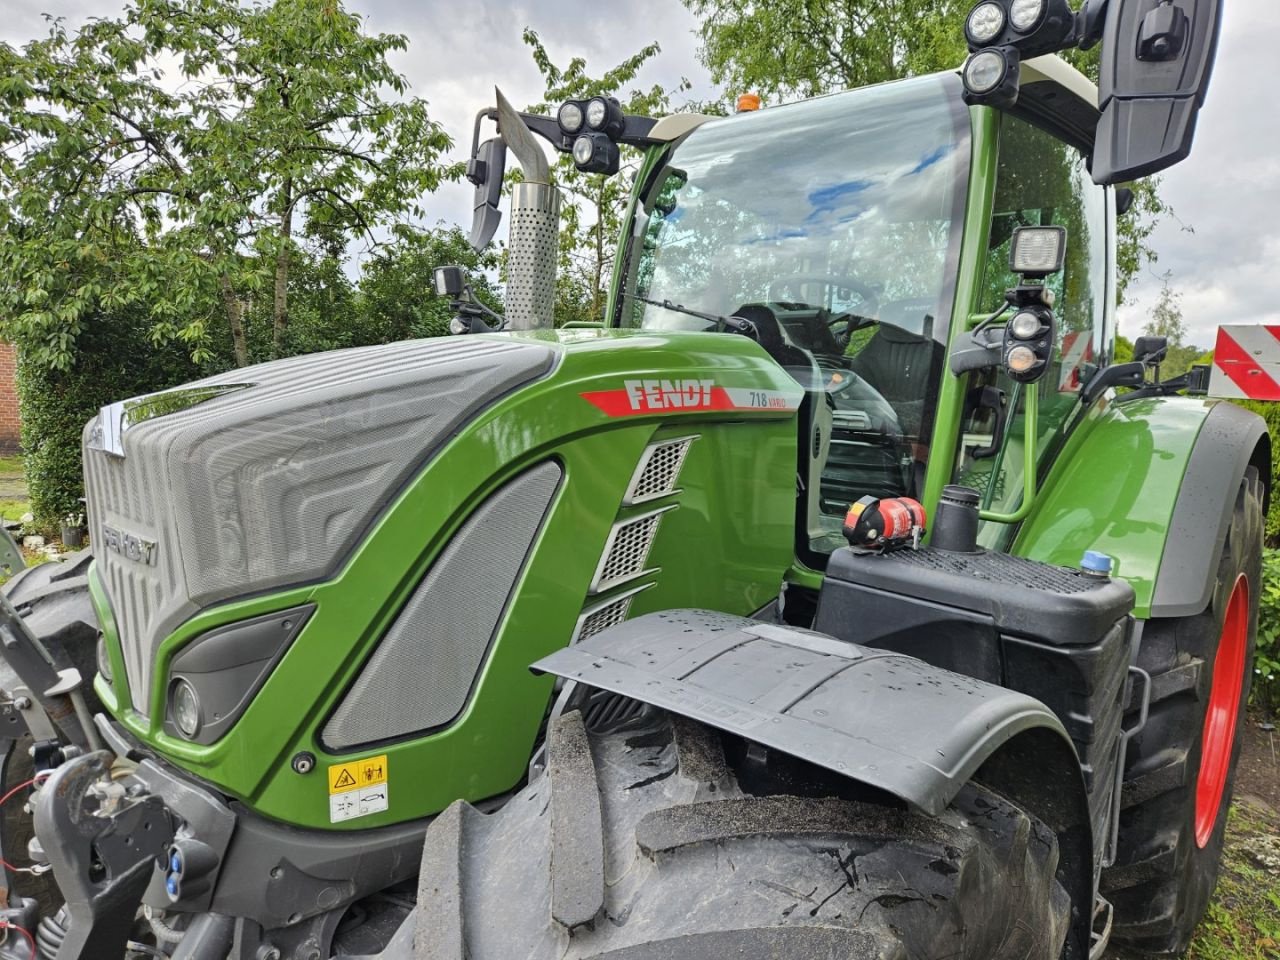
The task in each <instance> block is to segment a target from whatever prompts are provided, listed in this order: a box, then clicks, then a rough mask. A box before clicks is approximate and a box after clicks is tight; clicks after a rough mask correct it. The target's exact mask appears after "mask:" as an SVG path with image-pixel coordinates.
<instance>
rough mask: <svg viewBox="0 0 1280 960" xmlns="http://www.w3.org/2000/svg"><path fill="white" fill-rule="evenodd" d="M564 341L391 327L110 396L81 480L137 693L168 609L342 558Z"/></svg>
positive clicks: (165, 627)
mask: <svg viewBox="0 0 1280 960" xmlns="http://www.w3.org/2000/svg"><path fill="white" fill-rule="evenodd" d="M558 356H559V351H558V350H557V349H556V348H555V347H554V346H553V345H551V344H547V343H539V342H521V341H513V340H508V339H502V338H480V337H468V338H450V339H438V340H422V341H415V342H408V343H395V344H388V345H385V346H376V347H364V348H356V349H352V350H341V351H336V352H333V353H324V354H313V355H310V356H303V357H294V358H291V359H287V360H280V361H276V362H273V363H265V364H261V365H258V366H253V367H248V368H245V369H241V370H234V371H231V372H229V373H226V374H222V375H220V376H216V377H210V378H208V379H206V380H200V381H197V382H195V383H192V384H189V385H187V386H184V387H180V388H177V389H175V390H170V391H166V392H164V393H158V394H151V395H148V396H145V397H139V398H136V399H134V400H128V401H124V402H123V403H116V404H112V405H110V406H108V407H104V408H103V409H102V411H101V412H100V413H99V414H98V416H97V417H95V418H94V419H93V420H91V421H90V422H89V424H88V425H87V426H86V428H85V431H84V469H85V487H86V491H87V495H88V507H89V518H90V522H91V524H92V529H93V536H94V540H95V547H96V549H95V551H94V552H95V555H96V560H97V568H98V576H99V577H100V579H101V582H102V584H103V586H104V587H105V589H106V591H107V593H108V595H109V596H110V598H111V604H112V610H113V613H114V616H115V620H116V627H117V629H118V630H119V632H120V635H121V638H122V640H124V641H125V642H124V643H123V644H122V646H123V648H124V650H125V659H126V664H125V667H126V672H127V673H128V675H129V680H130V689H131V693H132V696H133V701H134V703H135V704H136V705H138V706H139V707H142V706H143V705H145V704H146V703H147V695H146V690H147V687H148V682H149V679H150V678H149V673H150V664H151V663H152V661H153V659H154V656H153V655H154V652H155V649H156V647H157V646H158V645H159V643H160V642H161V641H162V640H163V639H164V637H165V636H166V635H167V634H168V633H169V632H170V631H171V630H172V629H173V628H174V627H175V626H177V625H178V624H179V623H181V622H182V621H183V620H185V619H187V618H188V617H190V616H191V615H192V614H193V613H195V612H196V611H198V610H200V609H203V608H205V607H207V606H210V605H212V604H215V603H218V602H219V601H222V600H225V599H228V598H230V597H234V596H240V595H244V594H246V593H250V592H254V593H256V592H261V591H264V590H269V589H271V588H274V587H278V586H281V585H284V584H297V583H304V582H307V581H311V580H317V579H320V578H323V577H325V576H326V575H328V574H329V573H331V572H332V570H333V568H334V566H335V565H336V564H338V563H339V562H340V561H341V559H342V558H343V557H344V556H345V555H346V554H347V552H348V551H349V550H350V548H351V547H352V546H353V544H354V543H355V541H356V540H357V539H358V538H359V537H360V536H361V534H362V532H363V531H364V530H365V528H366V527H367V526H368V525H369V523H370V522H371V521H372V520H373V519H374V518H375V517H376V516H377V515H378V513H379V512H380V511H381V510H382V509H383V508H384V507H385V506H386V505H387V503H388V502H389V501H390V500H391V499H392V498H393V497H394V496H395V495H396V494H397V493H398V492H399V491H400V490H401V489H402V488H403V486H404V485H405V483H406V481H407V480H408V479H409V478H410V477H411V475H412V474H413V473H414V472H415V471H416V470H417V469H419V467H420V466H421V464H422V463H423V461H424V460H426V459H427V458H428V457H430V456H431V455H432V453H433V452H434V451H436V450H437V448H439V447H440V446H441V445H442V444H444V443H445V442H446V441H447V440H448V439H449V438H450V437H451V436H453V435H454V434H455V433H456V432H457V431H458V430H459V428H460V427H462V426H463V425H464V424H465V423H466V422H467V421H468V420H470V419H471V418H473V417H474V416H475V415H476V413H477V412H478V411H479V410H481V409H482V408H485V407H487V406H489V405H490V404H492V403H493V402H494V401H495V400H496V399H498V398H499V397H501V396H503V395H504V394H507V393H509V392H510V391H512V390H514V389H516V388H517V387H519V386H521V385H523V384H527V383H529V382H530V381H533V380H536V379H538V378H541V377H544V376H546V375H547V374H548V373H549V372H550V371H551V370H552V369H553V367H554V366H555V363H556V361H557V358H558Z"/></svg>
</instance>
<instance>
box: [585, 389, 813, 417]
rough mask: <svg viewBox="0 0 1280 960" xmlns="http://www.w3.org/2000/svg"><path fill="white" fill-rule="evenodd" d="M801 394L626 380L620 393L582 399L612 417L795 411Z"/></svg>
mask: <svg viewBox="0 0 1280 960" xmlns="http://www.w3.org/2000/svg"><path fill="white" fill-rule="evenodd" d="M801 395H802V392H801V390H800V389H799V387H797V388H796V389H795V390H794V391H791V390H753V389H747V388H743V387H722V386H720V385H719V384H717V383H716V382H715V381H714V380H624V381H622V389H621V390H594V391H591V392H589V393H584V394H583V395H582V399H584V400H586V401H587V402H588V403H591V404H593V405H594V406H595V407H597V408H598V409H599V410H600V411H601V412H602V413H604V414H605V415H606V416H610V417H629V416H634V415H637V414H644V413H671V412H679V411H696V410H781V411H791V410H796V409H798V408H799V406H800V398H801Z"/></svg>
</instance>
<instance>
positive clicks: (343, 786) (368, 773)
mask: <svg viewBox="0 0 1280 960" xmlns="http://www.w3.org/2000/svg"><path fill="white" fill-rule="evenodd" d="M386 782H387V757H386V755H385V754H383V755H382V756H381V757H368V758H366V759H364V760H352V761H351V762H350V763H335V764H334V765H333V766H331V767H330V768H329V792H330V793H343V792H345V791H347V790H355V789H356V788H358V787H372V786H374V785H375V784H379V783H386Z"/></svg>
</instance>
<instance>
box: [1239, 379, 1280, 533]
mask: <svg viewBox="0 0 1280 960" xmlns="http://www.w3.org/2000/svg"><path fill="white" fill-rule="evenodd" d="M1232 402H1233V403H1238V404H1239V405H1240V406H1242V407H1244V408H1245V409H1246V410H1250V411H1252V412H1253V413H1256V414H1257V415H1258V416H1260V417H1261V418H1262V419H1263V420H1265V421H1266V422H1267V430H1268V431H1269V432H1270V434H1271V476H1270V477H1267V478H1264V479H1267V480H1274V478H1275V477H1276V475H1277V472H1278V471H1280V403H1267V402H1263V401H1259V400H1234V401H1232ZM1267 544H1268V545H1269V546H1273V547H1280V490H1275V489H1273V490H1272V492H1271V509H1270V510H1268V511H1267Z"/></svg>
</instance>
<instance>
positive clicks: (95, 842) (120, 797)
mask: <svg viewBox="0 0 1280 960" xmlns="http://www.w3.org/2000/svg"><path fill="white" fill-rule="evenodd" d="M111 761H112V756H111V754H110V753H108V752H106V751H97V752H95V753H90V754H86V755H85V756H82V757H77V758H75V759H74V760H70V761H68V762H67V763H64V764H63V765H62V766H60V767H58V768H57V769H56V770H55V771H54V772H53V774H52V775H51V776H50V777H49V778H48V779H47V780H46V781H45V782H44V784H43V785H42V786H41V788H40V790H39V792H38V793H37V795H36V797H35V827H36V836H37V837H38V838H39V840H40V843H41V844H42V846H43V847H44V853H45V856H46V857H47V858H48V861H49V863H50V864H51V865H52V867H53V875H54V877H55V879H57V881H58V888H59V890H60V891H61V892H62V895H63V896H64V897H65V898H66V906H67V912H68V914H69V919H70V923H69V924H68V930H67V937H66V939H65V940H64V941H63V945H62V948H61V949H60V950H59V951H58V960H91V958H93V957H113V956H114V957H118V956H123V955H124V952H125V944H126V943H127V941H128V940H129V935H130V933H131V932H132V929H133V923H134V918H135V916H136V915H137V911H138V907H139V905H140V904H141V902H142V895H143V892H144V891H145V890H146V889H147V884H148V883H149V882H150V880H151V876H152V873H153V872H154V870H155V868H156V865H157V862H158V861H159V860H160V858H162V857H163V856H164V855H165V852H166V851H167V850H168V848H169V844H170V843H171V842H172V841H173V833H174V825H173V817H172V815H171V814H170V813H169V811H168V809H167V808H166V807H165V805H164V802H163V801H162V800H161V799H160V798H159V797H156V796H153V795H150V794H148V793H146V792H145V789H146V788H145V787H144V786H143V785H142V784H141V783H139V782H138V781H136V780H132V779H126V780H112V779H111Z"/></svg>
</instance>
